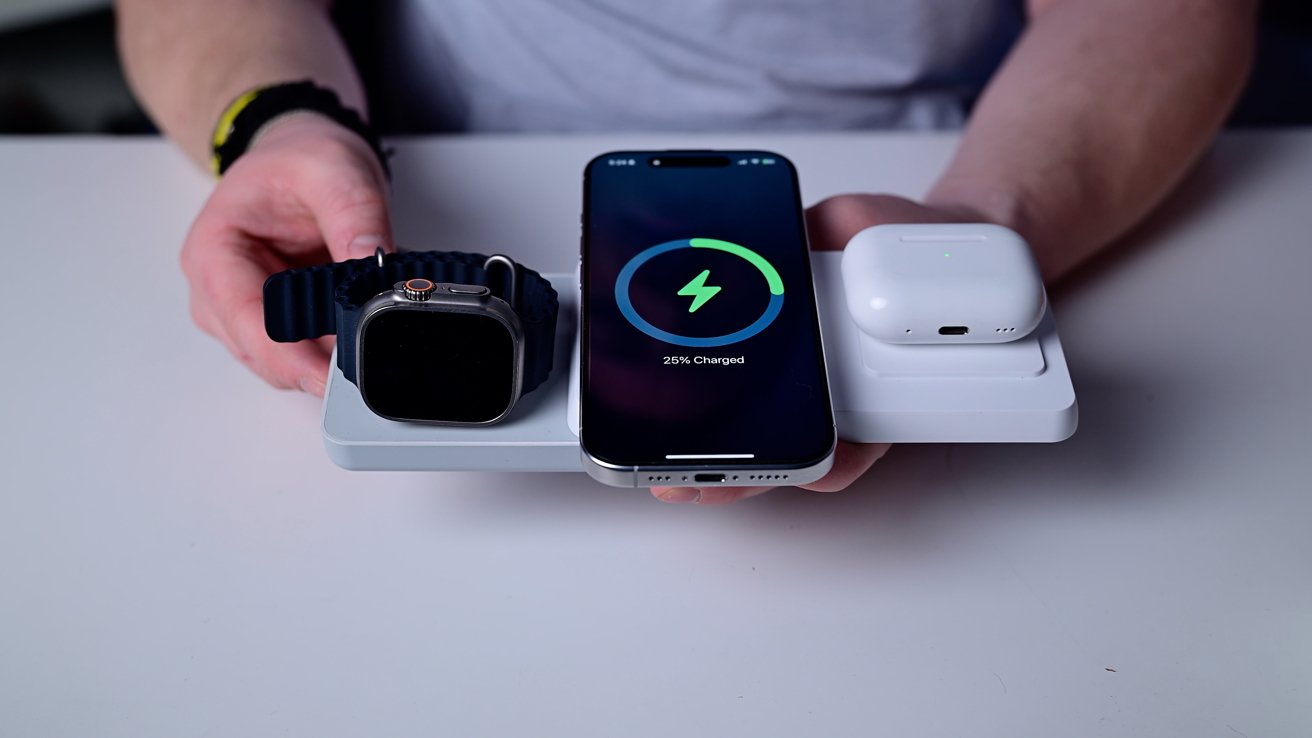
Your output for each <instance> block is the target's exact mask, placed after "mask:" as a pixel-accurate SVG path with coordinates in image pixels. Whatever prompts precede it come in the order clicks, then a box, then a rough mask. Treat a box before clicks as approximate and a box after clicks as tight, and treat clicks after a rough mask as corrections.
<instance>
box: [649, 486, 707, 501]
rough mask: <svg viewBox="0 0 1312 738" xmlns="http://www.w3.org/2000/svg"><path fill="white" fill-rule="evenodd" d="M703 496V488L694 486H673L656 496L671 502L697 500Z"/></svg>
mask: <svg viewBox="0 0 1312 738" xmlns="http://www.w3.org/2000/svg"><path fill="white" fill-rule="evenodd" d="M701 498H702V492H701V490H699V489H696V488H694V487H671V488H669V489H667V490H665V491H664V492H662V493H660V494H659V495H657V496H656V499H658V500H660V501H661V502H671V503H681V502H697V501H698V500H700V499H701Z"/></svg>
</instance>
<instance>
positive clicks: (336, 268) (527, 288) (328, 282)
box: [264, 251, 560, 393]
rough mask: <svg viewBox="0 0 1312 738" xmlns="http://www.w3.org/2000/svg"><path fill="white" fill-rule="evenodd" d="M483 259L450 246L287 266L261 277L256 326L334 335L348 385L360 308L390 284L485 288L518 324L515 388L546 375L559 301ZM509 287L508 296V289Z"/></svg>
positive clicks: (284, 336) (529, 274) (533, 277)
mask: <svg viewBox="0 0 1312 738" xmlns="http://www.w3.org/2000/svg"><path fill="white" fill-rule="evenodd" d="M486 262H487V257H486V256H484V255H482V254H469V253H462V252H457V251H409V252H405V253H398V254H388V255H386V256H385V257H383V263H382V266H381V267H380V266H379V264H378V259H377V258H376V257H372V256H371V257H368V258H364V259H350V260H347V261H342V262H337V263H334V264H323V265H319V266H312V267H305V268H301V269H288V270H286V271H283V272H278V273H277V274H274V275H273V276H271V277H269V278H268V279H267V280H265V282H264V330H265V332H266V333H268V334H269V338H272V339H273V340H275V341H278V342H280V343H290V342H293V341H300V340H303V339H306V338H318V337H319V336H326V335H328V334H330V333H334V332H335V333H336V334H337V366H338V368H340V369H341V370H342V374H343V375H345V376H346V378H347V379H349V380H350V381H351V382H355V361H354V357H355V328H356V323H357V322H358V321H359V317H360V310H361V308H363V307H364V304H365V303H366V302H368V301H369V300H371V299H372V298H373V297H374V296H376V295H378V294H381V293H383V292H388V291H390V290H391V289H392V285H394V284H396V283H397V282H402V281H405V280H407V279H414V278H417V277H421V278H423V279H427V280H431V281H433V282H448V283H454V284H471V285H480V286H483V287H487V288H488V289H489V290H491V291H492V294H493V295H494V296H496V297H499V298H501V299H502V300H505V301H506V302H507V303H509V304H510V305H511V307H512V308H514V310H515V312H516V313H517V314H518V315H519V319H520V322H521V323H522V324H523V328H524V379H523V392H525V393H527V392H529V391H531V390H533V389H534V388H536V387H537V386H538V385H540V384H542V382H544V381H546V379H547V376H548V375H549V374H550V373H551V365H552V359H553V354H554V353H555V338H556V314H557V313H558V312H559V310H560V300H559V298H558V297H557V295H556V290H555V288H553V287H552V286H551V282H550V281H548V280H547V279H546V278H545V277H543V276H542V275H541V274H538V273H537V272H535V271H533V270H532V269H529V268H527V267H525V266H522V265H520V264H518V263H516V265H515V267H516V271H517V273H518V277H519V278H518V279H517V280H512V279H511V274H510V270H508V269H495V268H494V269H490V270H489V269H485V268H484V267H483V265H484V264H485V263H486ZM511 284H516V285H517V292H518V294H516V295H511V294H509V291H510V286H511Z"/></svg>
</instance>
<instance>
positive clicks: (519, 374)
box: [355, 279, 525, 426]
mask: <svg viewBox="0 0 1312 738" xmlns="http://www.w3.org/2000/svg"><path fill="white" fill-rule="evenodd" d="M414 282H427V283H428V284H430V285H431V286H432V289H431V290H427V291H426V292H427V294H426V295H425V296H423V297H422V298H420V297H418V296H417V295H415V290H410V289H408V286H410V285H411V284H412V283H414ZM398 311H404V312H412V313H417V314H430V315H433V316H437V315H468V316H478V317H482V318H486V319H488V320H489V321H490V323H489V325H492V324H495V325H499V326H501V327H502V328H504V330H505V331H506V332H507V334H508V336H509V339H510V345H511V347H512V352H513V356H512V359H511V376H510V394H509V397H508V398H507V401H506V403H505V406H504V407H501V408H500V409H499V410H498V411H497V412H496V414H495V415H494V416H491V417H487V418H481V419H478V420H457V419H450V418H447V419H443V418H432V417H426V418H417V417H404V416H400V415H397V414H395V413H394V412H384V411H383V410H387V409H390V408H380V407H379V406H378V405H379V404H380V403H377V402H375V399H377V398H375V399H371V398H370V394H371V392H370V388H371V383H376V382H379V381H384V380H383V379H382V378H377V379H375V378H373V377H374V373H373V372H371V371H369V366H370V364H371V363H372V361H369V362H367V361H366V360H365V359H366V354H367V353H368V352H370V351H371V343H374V344H375V346H374V347H373V349H372V350H373V351H379V350H387V349H385V348H383V349H380V348H377V346H376V343H377V342H371V341H370V340H369V331H370V328H371V327H373V326H374V324H375V322H376V321H378V319H379V318H380V317H387V316H390V315H393V314H395V313H397V312H398ZM356 331H357V332H356V342H355V345H356V352H355V362H356V363H355V367H356V380H357V385H358V386H359V389H360V396H361V398H363V400H364V403H365V405H366V406H367V407H368V408H369V410H370V411H372V412H374V413H375V414H377V415H379V416H380V417H383V418H387V419H388V420H396V421H401V422H407V423H426V424H429V425H454V426H483V425H492V424H494V423H497V422H499V421H500V420H502V419H503V418H505V417H506V416H507V415H509V414H510V412H511V410H513V409H514V407H515V404H516V403H517V402H518V401H519V399H520V395H521V394H522V392H523V385H524V351H525V348H524V342H525V338H524V327H523V325H522V323H521V322H520V318H519V316H518V315H517V314H516V313H515V311H514V310H513V309H512V308H511V306H510V305H509V304H507V303H506V301H504V300H502V299H501V298H499V297H496V296H494V295H492V293H491V290H489V289H488V288H487V287H484V286H481V285H467V284H453V283H446V282H437V283H434V282H431V281H429V280H420V279H412V280H407V281H405V282H397V283H396V284H395V285H394V286H393V288H392V290H391V291H390V292H383V293H381V294H379V295H377V296H375V297H374V298H372V299H371V300H369V301H368V302H367V303H365V305H364V307H363V308H362V309H361V312H360V321H359V323H358V327H357V329H356ZM464 339H465V337H464V336H458V335H457V336H449V335H448V336H444V337H443V338H442V343H443V345H445V346H448V348H455V346H453V344H454V343H455V342H460V341H462V340H464ZM396 350H398V351H404V349H396ZM442 353H443V354H444V356H443V357H441V359H443V360H447V361H462V360H464V358H463V357H461V356H460V352H459V351H443V352H442ZM409 360H411V359H410V357H407V356H405V355H400V356H390V357H387V358H386V359H385V361H386V362H388V363H390V364H391V365H394V366H397V365H399V364H397V363H396V362H406V361H409ZM432 389H433V390H434V391H441V390H442V389H443V388H441V387H433V388H432ZM455 391H457V392H460V393H468V392H470V391H471V390H470V389H469V388H467V387H460V388H456V390H455ZM375 394H377V390H376V389H375ZM383 404H386V403H383Z"/></svg>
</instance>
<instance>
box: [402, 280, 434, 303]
mask: <svg viewBox="0 0 1312 738" xmlns="http://www.w3.org/2000/svg"><path fill="white" fill-rule="evenodd" d="M394 289H396V291H398V292H400V293H401V294H402V295H404V296H405V299H407V300H410V301H411V302H426V301H427V300H428V298H430V297H432V296H433V291H434V290H436V289H437V285H436V284H434V283H433V282H432V281H430V280H427V279H407V280H406V281H404V282H398V283H397V284H396V287H395V288H394Z"/></svg>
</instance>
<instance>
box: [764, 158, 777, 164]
mask: <svg viewBox="0 0 1312 738" xmlns="http://www.w3.org/2000/svg"><path fill="white" fill-rule="evenodd" d="M761 163H762V164H773V163H774V159H762V160H761Z"/></svg>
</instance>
